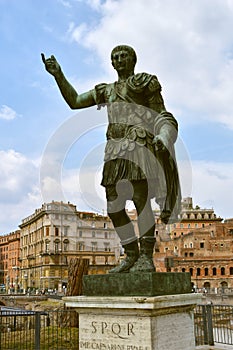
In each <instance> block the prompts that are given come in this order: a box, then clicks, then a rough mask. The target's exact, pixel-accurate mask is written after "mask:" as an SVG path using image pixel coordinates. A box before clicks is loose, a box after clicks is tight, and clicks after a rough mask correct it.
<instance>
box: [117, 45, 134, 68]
mask: <svg viewBox="0 0 233 350" xmlns="http://www.w3.org/2000/svg"><path fill="white" fill-rule="evenodd" d="M121 50H125V51H127V52H128V53H129V54H130V56H132V58H133V61H134V63H135V64H136V62H137V55H136V52H135V50H134V49H133V48H132V47H131V46H128V45H118V46H116V47H114V49H113V50H112V52H111V59H113V55H114V53H115V52H117V51H121Z"/></svg>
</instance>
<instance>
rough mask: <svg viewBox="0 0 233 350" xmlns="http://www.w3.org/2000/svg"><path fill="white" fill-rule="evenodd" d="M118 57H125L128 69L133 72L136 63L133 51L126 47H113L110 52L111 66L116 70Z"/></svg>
mask: <svg viewBox="0 0 233 350" xmlns="http://www.w3.org/2000/svg"><path fill="white" fill-rule="evenodd" d="M120 55H121V57H122V58H126V56H127V61H128V62H127V66H128V69H130V70H132V71H133V70H134V67H135V64H136V62H137V55H136V52H135V51H134V49H133V48H132V47H131V46H128V45H118V46H116V47H114V49H113V50H112V52H111V60H112V65H113V67H114V68H115V69H116V70H118V65H117V61H118V59H119V56H120Z"/></svg>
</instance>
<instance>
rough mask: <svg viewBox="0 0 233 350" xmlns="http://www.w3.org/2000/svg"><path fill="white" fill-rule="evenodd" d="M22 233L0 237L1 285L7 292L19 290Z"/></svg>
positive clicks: (17, 232)
mask: <svg viewBox="0 0 233 350" xmlns="http://www.w3.org/2000/svg"><path fill="white" fill-rule="evenodd" d="M19 247H20V231H19V230H17V231H15V232H11V233H9V234H7V235H3V236H0V284H1V285H4V286H5V288H6V290H9V289H10V290H14V291H17V290H18V289H19V269H20V266H19Z"/></svg>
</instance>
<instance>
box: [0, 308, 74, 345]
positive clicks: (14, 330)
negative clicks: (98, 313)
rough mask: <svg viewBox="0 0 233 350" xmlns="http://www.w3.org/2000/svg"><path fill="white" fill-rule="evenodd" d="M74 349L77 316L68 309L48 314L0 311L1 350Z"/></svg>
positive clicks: (11, 310)
mask: <svg viewBox="0 0 233 350" xmlns="http://www.w3.org/2000/svg"><path fill="white" fill-rule="evenodd" d="M77 348H78V317H77V313H76V312H75V311H72V310H57V311H49V312H40V311H36V312H33V311H24V310H17V309H9V308H5V309H1V311H0V349H1V350H13V349H15V350H16V349H17V350H19V349H20V350H58V349H59V350H60V349H63V350H66V349H67V350H72V349H77Z"/></svg>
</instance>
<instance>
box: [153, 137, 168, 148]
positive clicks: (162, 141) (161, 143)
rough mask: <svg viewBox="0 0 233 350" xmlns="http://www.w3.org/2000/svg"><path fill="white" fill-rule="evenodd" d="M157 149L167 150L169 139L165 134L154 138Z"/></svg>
mask: <svg viewBox="0 0 233 350" xmlns="http://www.w3.org/2000/svg"><path fill="white" fill-rule="evenodd" d="M153 145H154V146H155V150H156V151H165V150H166V149H167V148H168V141H167V139H166V138H165V137H164V136H163V135H156V136H155V137H154V139H153Z"/></svg>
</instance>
